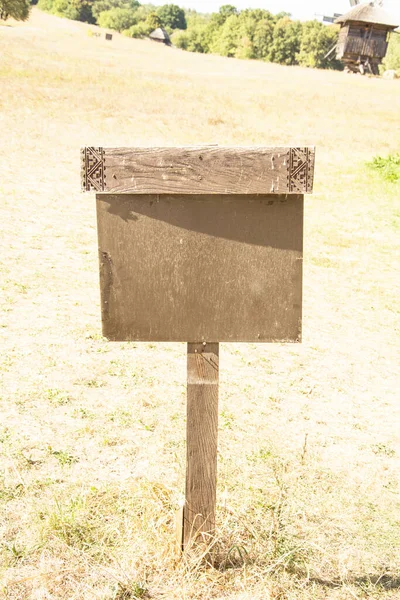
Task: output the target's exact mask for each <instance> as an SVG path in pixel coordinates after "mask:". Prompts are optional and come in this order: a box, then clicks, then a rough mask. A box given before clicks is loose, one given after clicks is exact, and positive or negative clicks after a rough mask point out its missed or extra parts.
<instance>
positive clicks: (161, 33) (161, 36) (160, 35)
mask: <svg viewBox="0 0 400 600" xmlns="http://www.w3.org/2000/svg"><path fill="white" fill-rule="evenodd" d="M150 38H151V39H152V40H162V41H163V42H169V41H170V39H169V35H168V33H167V32H166V31H165V29H163V28H162V27H158V28H157V29H155V30H154V31H152V32H151V34H150Z"/></svg>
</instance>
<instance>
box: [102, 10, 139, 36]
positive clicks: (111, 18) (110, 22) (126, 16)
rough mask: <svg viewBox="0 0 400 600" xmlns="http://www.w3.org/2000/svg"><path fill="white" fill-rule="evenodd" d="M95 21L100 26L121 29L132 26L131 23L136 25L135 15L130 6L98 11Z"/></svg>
mask: <svg viewBox="0 0 400 600" xmlns="http://www.w3.org/2000/svg"><path fill="white" fill-rule="evenodd" d="M97 22H98V24H99V25H100V27H105V28H106V29H115V30H116V31H123V30H124V29H129V28H130V27H132V25H136V23H137V17H136V13H135V12H134V11H132V9H131V8H112V9H111V10H106V11H105V12H102V13H100V14H99V16H98V19H97Z"/></svg>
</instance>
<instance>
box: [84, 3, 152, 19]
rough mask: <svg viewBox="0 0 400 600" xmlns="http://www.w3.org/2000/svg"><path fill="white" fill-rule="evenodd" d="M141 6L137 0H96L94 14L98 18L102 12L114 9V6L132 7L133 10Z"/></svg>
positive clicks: (93, 7) (93, 6) (93, 8)
mask: <svg viewBox="0 0 400 600" xmlns="http://www.w3.org/2000/svg"><path fill="white" fill-rule="evenodd" d="M139 6H140V4H139V2H138V1H137V0H131V2H127V1H126V0H96V1H95V2H93V5H92V14H93V16H94V18H95V19H96V20H97V19H98V18H99V15H100V13H102V12H106V11H108V10H112V9H113V8H130V9H132V11H136V10H137V8H138V7H139Z"/></svg>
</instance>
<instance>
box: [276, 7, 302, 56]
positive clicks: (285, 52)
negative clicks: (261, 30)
mask: <svg viewBox="0 0 400 600" xmlns="http://www.w3.org/2000/svg"><path fill="white" fill-rule="evenodd" d="M300 44H301V23H300V21H291V19H290V18H289V17H283V18H282V19H279V21H278V22H277V23H276V25H275V27H274V37H273V41H272V46H271V52H270V57H269V58H270V60H271V61H273V62H277V63H280V64H281V65H295V64H297V58H296V57H297V54H298V53H299V51H300Z"/></svg>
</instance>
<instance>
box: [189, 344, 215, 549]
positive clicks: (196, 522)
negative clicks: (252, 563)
mask: <svg viewBox="0 0 400 600" xmlns="http://www.w3.org/2000/svg"><path fill="white" fill-rule="evenodd" d="M218 362H219V344H218V343H206V342H204V343H197V344H188V349H187V425H186V432H187V437H186V444H187V454H186V456H187V458H186V498H185V506H184V514H183V528H182V547H183V549H185V548H188V547H189V546H190V545H192V544H193V542H195V541H196V540H197V541H201V540H204V541H205V543H207V542H208V541H209V538H207V536H203V535H202V534H204V533H206V534H212V533H213V532H214V529H215V506H216V484H217V444H218V375H219V366H218Z"/></svg>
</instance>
